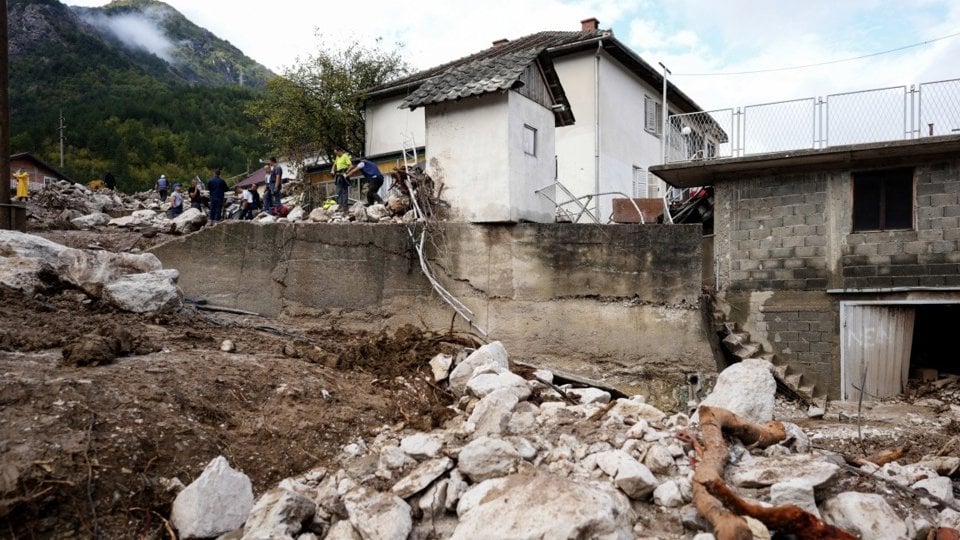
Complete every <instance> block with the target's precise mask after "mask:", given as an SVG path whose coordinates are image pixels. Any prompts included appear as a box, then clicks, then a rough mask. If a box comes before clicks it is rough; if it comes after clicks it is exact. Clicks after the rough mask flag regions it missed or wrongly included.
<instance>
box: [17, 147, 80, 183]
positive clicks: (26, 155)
mask: <svg viewBox="0 0 960 540" xmlns="http://www.w3.org/2000/svg"><path fill="white" fill-rule="evenodd" d="M21 158H23V159H28V160H30V161H33V162H34V163H36V164H38V165H42V166H44V167H45V168H46V169H47V170H49V171H51V172H53V173H54V174H56V175H57V176H58V177H60V179H61V180H66V181H67V182H70V183H72V184H76V183H77V181H76V180H74V179H73V178H70V177H69V176H67V175H65V174H63V173H62V172H60V171H59V170H58V169H57V168H55V167H53V166H52V165H50V164H49V163H47V162H46V161H44V160H42V159H40V158H38V157H37V156H35V155H33V154H31V153H30V152H19V153H16V154H11V155H10V160H11V161H13V160H15V159H21Z"/></svg>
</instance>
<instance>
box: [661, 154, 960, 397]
mask: <svg viewBox="0 0 960 540" xmlns="http://www.w3.org/2000/svg"><path fill="white" fill-rule="evenodd" d="M958 146H960V137H956V136H950V137H938V138H934V139H927V140H919V141H905V142H896V143H882V144H873V145H854V146H850V147H842V148H838V149H836V150H827V151H812V152H793V153H791V154H786V155H780V154H770V155H766V156H760V157H757V158H741V159H734V160H718V161H717V162H714V163H708V164H705V165H700V166H677V167H670V166H668V167H663V168H662V169H661V170H658V171H657V173H658V174H661V175H665V176H666V177H667V179H668V181H671V182H672V183H673V182H676V184H675V185H680V186H683V187H686V184H687V183H689V182H693V181H694V180H693V178H692V176H690V177H685V176H684V175H685V174H687V173H692V172H694V171H695V172H696V174H697V175H698V176H699V178H698V180H699V181H700V182H703V181H704V180H703V179H704V178H711V183H713V184H714V186H715V190H716V208H715V211H716V217H715V231H716V237H715V251H716V265H717V275H718V283H717V289H718V296H719V297H720V298H721V300H723V302H722V303H725V304H726V311H727V313H726V314H727V318H728V319H729V320H731V321H734V322H737V323H739V324H740V325H741V327H742V328H743V329H744V330H745V331H746V332H749V334H750V338H751V339H752V340H753V341H755V342H757V343H760V344H762V345H763V347H764V349H765V350H766V351H772V352H773V353H775V354H776V355H778V356H779V357H780V358H782V359H785V360H787V361H788V362H789V363H790V364H791V365H793V366H796V367H799V368H801V369H802V370H804V372H805V373H812V374H814V375H815V376H816V377H817V380H818V381H820V382H823V383H826V388H827V390H828V393H829V395H830V397H832V398H841V399H856V396H855V395H854V394H852V393H851V392H850V389H851V386H850V385H851V384H856V385H858V384H860V383H859V380H860V377H861V376H862V375H863V373H862V371H864V370H865V371H866V372H867V373H868V374H869V376H868V377H867V378H868V380H869V379H870V378H872V377H888V378H892V379H893V383H895V384H894V386H900V387H902V382H905V378H904V380H903V381H900V380H897V379H899V377H900V374H901V373H902V374H903V375H905V374H906V373H907V368H908V367H909V368H911V369H912V368H915V367H918V366H920V361H921V359H922V357H923V356H936V354H937V349H936V348H930V347H933V345H930V344H929V343H926V344H925V343H913V342H912V335H911V334H914V335H919V334H917V333H916V332H919V331H920V330H921V329H920V328H918V329H917V330H916V332H915V331H914V330H913V329H912V328H911V327H912V326H913V323H912V320H913V318H912V315H911V317H910V318H909V324H907V325H899V326H898V324H897V323H896V320H897V318H898V317H901V316H902V313H901V312H902V310H903V309H904V308H905V309H907V310H908V311H910V312H911V313H917V314H921V312H922V311H923V310H930V309H931V308H929V306H935V305H939V304H943V305H955V304H956V303H960V227H958V225H960V223H958V219H960V217H958V216H960V199H958V194H960V159H958V158H957V157H956V156H957V155H958V154H957V151H956V150H957V147H958ZM889 170H901V171H905V173H906V174H907V182H908V183H907V191H908V192H909V191H910V190H911V188H910V185H909V179H910V178H911V175H912V194H909V195H905V197H906V200H905V201H903V202H904V204H905V206H903V208H905V209H907V211H908V212H909V211H911V210H912V216H910V215H908V216H907V217H906V219H907V221H906V222H905V224H904V225H902V226H892V227H887V228H886V230H875V229H876V228H875V227H869V226H868V227H862V226H861V227H857V226H856V225H855V217H854V212H855V206H856V204H861V205H864V206H866V205H868V204H869V201H866V202H865V200H864V199H863V198H860V199H858V201H859V202H857V201H855V189H854V184H855V179H856V178H861V180H860V182H862V183H861V184H860V188H861V189H863V188H864V187H866V186H867V182H868V181H869V182H874V180H872V179H870V178H867V177H865V176H864V175H863V173H872V172H873V171H889ZM687 178H689V180H687ZM864 178H867V179H864ZM871 185H873V186H877V185H878V184H877V183H876V182H874V183H873V184H871ZM871 189H872V188H871ZM911 196H912V200H911ZM855 203H856V204H855ZM911 203H912V207H911ZM888 212H891V211H890V210H888ZM859 306H873V307H872V308H871V309H874V310H876V308H877V307H879V308H880V310H879V312H878V314H875V315H876V316H874V317H860V314H858V313H857V312H858V310H861V308H860V307H859ZM938 309H939V308H938ZM861 311H862V310H861ZM937 313H941V312H937ZM942 313H949V312H947V311H943V312H942ZM928 315H929V314H928ZM847 317H849V320H848V319H847ZM918 317H919V315H918ZM927 318H928V319H929V318H930V317H927ZM919 320H920V319H919V318H918V321H919ZM848 323H849V324H848ZM856 324H860V325H861V326H860V327H859V328H854V325H856ZM918 325H919V323H918ZM844 332H846V334H844V335H842V334H843V333H844ZM926 335H927V336H929V335H930V333H929V332H927V333H926ZM934 337H936V336H934ZM898 341H901V342H902V343H897V342H898ZM928 341H929V340H928ZM911 345H913V347H914V348H913V353H911ZM936 346H940V345H936ZM918 347H927V349H926V350H925V351H923V354H922V355H921V354H920V353H918V352H917V351H918ZM894 350H896V351H894ZM911 354H912V356H911ZM933 361H936V359H933ZM901 364H902V365H901ZM884 372H889V373H888V374H886V375H883V374H882V373H884ZM889 382H890V381H886V382H885V381H882V380H881V381H876V383H875V384H877V387H878V388H879V387H883V386H884V384H886V383H889ZM845 383H846V386H844V384H845ZM867 384H868V387H869V384H870V383H869V382H868V383H867ZM842 390H843V391H842ZM894 393H896V392H894ZM875 395H877V394H875ZM880 395H889V392H888V393H887V394H883V393H882V392H881V394H880Z"/></svg>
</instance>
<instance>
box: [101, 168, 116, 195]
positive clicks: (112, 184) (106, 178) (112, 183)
mask: <svg viewBox="0 0 960 540" xmlns="http://www.w3.org/2000/svg"><path fill="white" fill-rule="evenodd" d="M103 185H105V186H107V189H109V190H110V191H113V190H115V189H117V179H116V178H114V177H113V173H111V172H110V171H107V174H105V175H103Z"/></svg>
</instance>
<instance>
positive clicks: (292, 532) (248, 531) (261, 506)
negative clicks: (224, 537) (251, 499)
mask: <svg viewBox="0 0 960 540" xmlns="http://www.w3.org/2000/svg"><path fill="white" fill-rule="evenodd" d="M316 511H317V504H316V503H315V502H313V501H312V500H310V499H308V498H307V497H304V496H303V495H300V494H297V493H294V492H293V491H289V490H286V489H281V488H276V489H272V490H270V491H268V492H266V493H264V494H263V495H262V496H261V497H260V498H259V499H257V502H256V504H254V505H253V508H252V509H251V510H250V515H249V516H248V517H247V522H246V524H245V525H244V527H243V538H242V540H286V539H290V540H293V539H296V538H297V536H298V535H299V533H300V529H301V528H302V526H303V523H304V522H306V521H309V520H310V519H312V518H313V515H314V514H315V513H316Z"/></svg>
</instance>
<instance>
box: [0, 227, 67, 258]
mask: <svg viewBox="0 0 960 540" xmlns="http://www.w3.org/2000/svg"><path fill="white" fill-rule="evenodd" d="M67 249H69V248H68V247H66V246H62V245H60V244H58V243H56V242H53V241H51V240H47V239H46V238H43V237H41V236H35V235H32V234H26V233H22V232H20V231H5V230H0V256H2V257H14V256H16V257H26V258H30V259H40V260H42V261H45V262H48V263H51V264H52V263H55V262H56V261H57V257H59V256H60V254H61V253H63V252H64V251H66V250H67Z"/></svg>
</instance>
